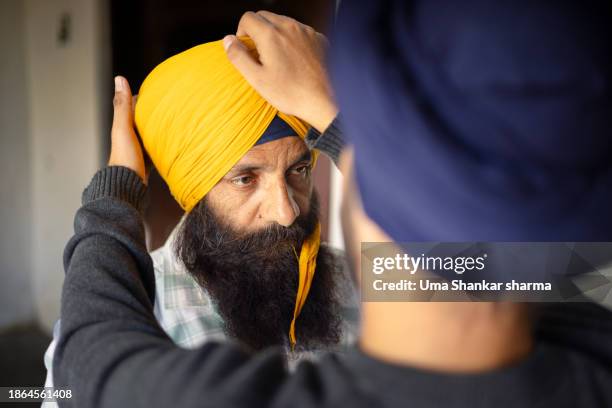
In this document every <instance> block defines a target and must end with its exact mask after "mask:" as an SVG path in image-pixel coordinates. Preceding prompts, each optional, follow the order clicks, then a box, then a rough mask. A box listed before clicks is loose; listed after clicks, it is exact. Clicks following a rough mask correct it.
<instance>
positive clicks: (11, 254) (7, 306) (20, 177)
mask: <svg viewBox="0 0 612 408" xmlns="http://www.w3.org/2000/svg"><path fill="white" fill-rule="evenodd" d="M24 17H25V7H24V3H23V1H22V0H1V1H0V50H2V54H3V55H2V59H0V185H1V186H2V193H1V194H0V226H1V228H2V233H1V234H0V237H1V240H0V279H1V280H2V282H1V283H0V327H5V326H9V325H13V324H17V323H21V322H25V321H29V320H33V319H34V317H35V311H34V306H33V296H32V283H31V282H32V273H31V271H32V269H31V265H32V262H31V258H30V257H31V256H32V231H31V229H32V221H31V217H30V215H31V205H30V203H31V196H32V195H31V187H32V183H31V176H32V172H31V169H30V147H31V146H30V139H29V133H28V104H27V92H28V90H27V82H26V40H25V24H24V21H25V19H24Z"/></svg>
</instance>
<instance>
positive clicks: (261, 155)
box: [230, 136, 311, 171]
mask: <svg viewBox="0 0 612 408" xmlns="http://www.w3.org/2000/svg"><path fill="white" fill-rule="evenodd" d="M310 157H311V153H310V150H309V149H308V146H306V143H305V142H304V141H303V140H302V139H301V138H300V137H297V136H287V137H284V138H281V139H277V140H274V141H271V142H267V143H263V144H260V145H255V146H253V147H252V148H251V149H250V150H249V151H248V152H247V153H246V154H245V155H244V156H242V159H240V161H239V162H238V163H236V164H235V165H234V167H232V170H230V171H233V170H235V169H239V168H243V167H244V166H257V167H276V166H281V165H285V166H290V165H292V164H295V162H299V161H302V160H309V159H310Z"/></svg>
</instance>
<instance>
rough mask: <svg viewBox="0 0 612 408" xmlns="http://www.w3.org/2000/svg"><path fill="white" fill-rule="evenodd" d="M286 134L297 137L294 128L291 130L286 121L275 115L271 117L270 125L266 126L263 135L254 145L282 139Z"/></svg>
mask: <svg viewBox="0 0 612 408" xmlns="http://www.w3.org/2000/svg"><path fill="white" fill-rule="evenodd" d="M287 136H296V137H297V135H296V134H295V130H293V129H292V128H291V126H289V125H288V124H287V122H285V121H284V120H282V119H281V118H279V117H278V116H275V117H274V119H272V122H270V125H269V126H268V128H267V129H266V131H265V132H264V133H263V135H261V137H260V138H259V140H258V141H257V143H255V145H260V144H264V143H268V142H272V141H274V140H277V139H282V138H283V137H287Z"/></svg>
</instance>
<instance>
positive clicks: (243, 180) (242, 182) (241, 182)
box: [232, 176, 255, 187]
mask: <svg viewBox="0 0 612 408" xmlns="http://www.w3.org/2000/svg"><path fill="white" fill-rule="evenodd" d="M254 181H255V177H253V176H240V177H234V178H233V179H232V183H233V184H235V185H237V186H239V187H244V186H248V185H250V184H253V182H254Z"/></svg>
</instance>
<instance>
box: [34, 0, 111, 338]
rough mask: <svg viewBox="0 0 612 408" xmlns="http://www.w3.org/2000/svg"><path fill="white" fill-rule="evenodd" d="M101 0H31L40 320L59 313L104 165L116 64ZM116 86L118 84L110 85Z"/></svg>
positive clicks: (36, 270)
mask: <svg viewBox="0 0 612 408" xmlns="http://www.w3.org/2000/svg"><path fill="white" fill-rule="evenodd" d="M101 3H102V1H100V0H26V2H25V4H26V7H25V16H26V18H25V22H26V24H25V26H26V32H27V35H26V37H27V43H26V49H27V53H26V58H27V67H28V70H27V74H28V82H29V107H30V112H29V129H30V141H31V163H32V177H31V179H32V191H31V196H30V197H31V199H32V205H31V208H32V214H31V222H32V225H33V231H32V237H33V239H32V245H31V248H32V255H33V257H32V283H33V294H34V300H35V307H36V313H37V316H38V320H39V321H40V323H41V324H42V325H43V327H46V328H50V327H51V326H52V324H53V322H54V321H55V319H57V318H58V316H59V299H60V294H61V284H62V281H63V276H64V272H63V267H62V252H63V249H64V245H65V244H66V242H67V241H68V239H69V237H70V236H71V234H72V224H73V217H74V213H75V212H76V210H77V209H78V207H79V204H80V197H81V193H82V191H83V188H84V187H85V186H86V185H87V183H88V181H89V180H90V179H91V177H92V175H93V174H94V173H95V171H96V170H97V169H98V168H99V167H100V164H101V146H102V137H103V136H102V132H103V129H104V126H103V123H102V122H103V120H102V118H103V112H104V109H105V108H103V104H104V105H108V104H110V103H111V100H110V99H108V98H103V97H102V96H101V90H102V89H103V87H102V84H101V83H100V81H101V78H103V77H104V76H103V75H102V74H103V72H104V71H105V70H106V69H107V68H106V67H107V66H108V65H109V57H108V55H105V54H104V53H105V50H106V49H107V48H106V47H105V46H104V43H108V40H107V39H105V38H104V35H105V34H104V33H105V27H106V25H107V24H106V23H105V22H104V18H105V17H104V16H105V13H104V10H105V9H106V7H102V4H101ZM106 85H107V86H106V88H112V84H106Z"/></svg>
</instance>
